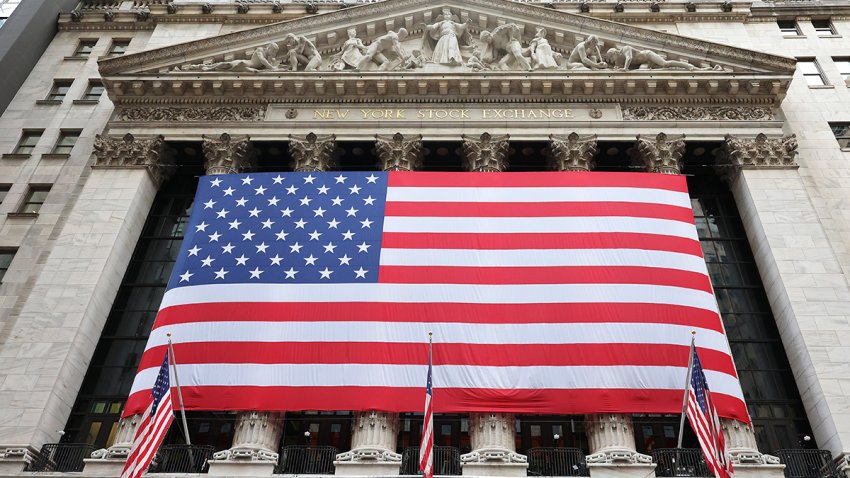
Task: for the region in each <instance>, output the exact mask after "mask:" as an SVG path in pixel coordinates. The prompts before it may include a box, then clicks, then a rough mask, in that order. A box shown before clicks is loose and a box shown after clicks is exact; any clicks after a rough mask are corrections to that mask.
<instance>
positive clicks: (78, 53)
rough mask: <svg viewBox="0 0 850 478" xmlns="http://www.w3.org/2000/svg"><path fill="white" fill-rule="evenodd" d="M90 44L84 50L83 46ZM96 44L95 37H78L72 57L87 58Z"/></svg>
mask: <svg viewBox="0 0 850 478" xmlns="http://www.w3.org/2000/svg"><path fill="white" fill-rule="evenodd" d="M89 45H90V48H89V50H88V51H85V48H86V47H87V46H89ZM96 46H97V39H96V38H80V40H79V41H78V42H77V46H76V47H75V48H74V54H73V55H71V56H72V57H74V58H88V57H90V56H91V55H92V53H94V49H95V47H96Z"/></svg>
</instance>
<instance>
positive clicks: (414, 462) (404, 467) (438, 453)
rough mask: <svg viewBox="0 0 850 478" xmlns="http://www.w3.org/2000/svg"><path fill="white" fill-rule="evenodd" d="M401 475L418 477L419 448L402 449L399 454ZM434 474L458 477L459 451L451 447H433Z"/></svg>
mask: <svg viewBox="0 0 850 478" xmlns="http://www.w3.org/2000/svg"><path fill="white" fill-rule="evenodd" d="M401 474H402V475H419V474H421V473H420V472H419V447H417V446H412V447H408V448H405V449H404V452H403V453H402V454H401ZM434 474H435V475H460V450H459V449H457V448H455V447H453V446H435V447H434Z"/></svg>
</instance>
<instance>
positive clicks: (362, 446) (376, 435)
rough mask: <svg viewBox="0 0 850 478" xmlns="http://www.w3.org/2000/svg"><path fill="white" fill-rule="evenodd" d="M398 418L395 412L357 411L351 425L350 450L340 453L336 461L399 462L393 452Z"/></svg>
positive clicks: (399, 457) (398, 457)
mask: <svg viewBox="0 0 850 478" xmlns="http://www.w3.org/2000/svg"><path fill="white" fill-rule="evenodd" d="M398 430H399V418H398V414H397V413H386V412H376V411H371V412H357V413H356V414H355V415H354V423H353V424H352V427H351V451H347V452H345V453H340V454H339V455H337V456H336V460H337V461H390V462H401V455H400V454H398V453H396V452H395V448H396V439H397V437H398Z"/></svg>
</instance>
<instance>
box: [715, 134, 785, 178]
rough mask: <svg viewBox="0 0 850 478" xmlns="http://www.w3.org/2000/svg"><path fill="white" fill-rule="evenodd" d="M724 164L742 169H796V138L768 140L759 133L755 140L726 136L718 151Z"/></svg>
mask: <svg viewBox="0 0 850 478" xmlns="http://www.w3.org/2000/svg"><path fill="white" fill-rule="evenodd" d="M719 154H720V157H721V159H722V160H723V161H722V162H724V163H725V164H728V165H732V166H734V167H738V168H742V169H764V168H783V169H787V168H797V167H799V165H798V164H797V161H796V160H795V157H796V156H797V136H796V135H793V134H792V135H790V136H783V137H781V138H768V137H767V136H766V135H765V134H764V133H759V134H758V135H757V136H756V137H755V139H747V138H741V137H738V136H732V135H728V134H727V135H726V139H725V141H724V143H723V146H722V147H721V148H720V151H719Z"/></svg>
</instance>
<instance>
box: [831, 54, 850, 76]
mask: <svg viewBox="0 0 850 478" xmlns="http://www.w3.org/2000/svg"><path fill="white" fill-rule="evenodd" d="M832 61H833V63H835V67H836V68H838V72H839V73H841V76H842V77H843V78H844V81H848V80H850V58H833V59H832Z"/></svg>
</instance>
